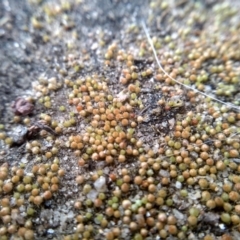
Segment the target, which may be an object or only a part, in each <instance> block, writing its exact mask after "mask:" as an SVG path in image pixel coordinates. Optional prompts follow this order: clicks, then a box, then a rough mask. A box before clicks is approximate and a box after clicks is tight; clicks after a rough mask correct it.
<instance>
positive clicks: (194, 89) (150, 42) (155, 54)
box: [142, 21, 240, 112]
mask: <svg viewBox="0 0 240 240" xmlns="http://www.w3.org/2000/svg"><path fill="white" fill-rule="evenodd" d="M142 26H143V30H144V32H145V34H146V37H147V40H148V43H149V45H150V46H151V49H152V51H153V54H154V57H155V59H156V62H157V64H158V66H159V68H160V69H161V71H162V72H163V73H164V74H165V75H166V76H167V77H169V78H170V79H171V80H172V81H174V82H176V83H178V84H179V85H181V86H183V87H185V88H187V89H190V90H192V91H194V92H196V93H199V94H201V95H203V96H205V97H208V98H210V99H212V100H214V101H216V102H219V103H221V104H224V105H226V106H228V107H230V108H232V109H235V110H237V111H239V112H240V108H239V107H238V106H236V105H234V104H231V103H226V102H224V101H222V100H220V99H218V98H215V97H213V96H210V95H208V94H206V93H204V92H202V91H199V90H197V89H196V88H193V87H191V86H188V85H185V84H183V83H181V82H179V81H178V80H176V79H174V78H173V77H171V76H170V75H169V74H168V73H167V72H166V71H165V70H164V68H163V67H162V65H161V63H160V60H159V59H158V56H157V52H156V50H155V48H154V46H153V42H152V40H151V38H150V35H149V32H148V30H147V27H146V24H145V22H144V21H142Z"/></svg>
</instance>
